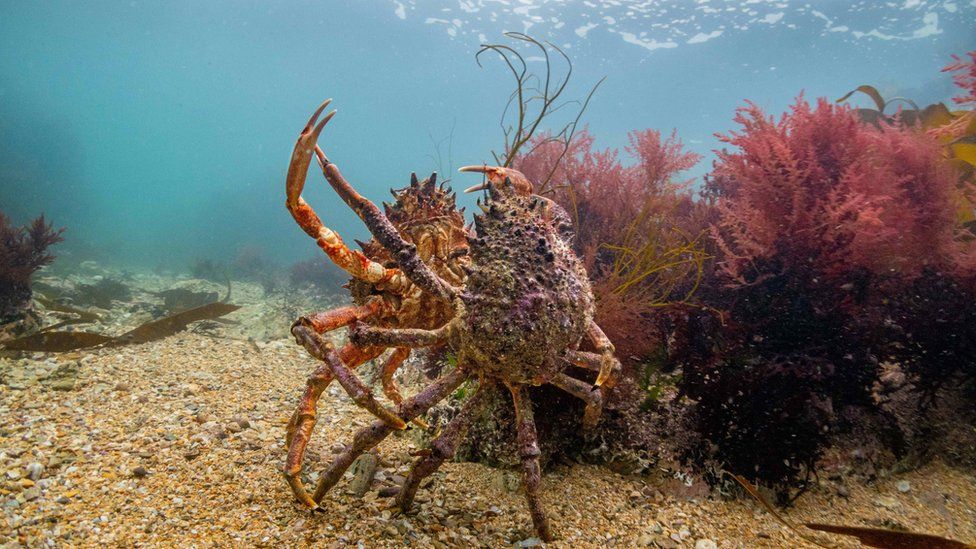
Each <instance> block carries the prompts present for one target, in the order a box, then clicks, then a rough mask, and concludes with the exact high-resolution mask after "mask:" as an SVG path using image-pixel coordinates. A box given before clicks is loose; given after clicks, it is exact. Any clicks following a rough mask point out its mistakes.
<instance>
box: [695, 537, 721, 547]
mask: <svg viewBox="0 0 976 549" xmlns="http://www.w3.org/2000/svg"><path fill="white" fill-rule="evenodd" d="M695 549H718V544H717V543H715V542H714V541H712V540H710V539H708V538H702V539H699V540H696V541H695Z"/></svg>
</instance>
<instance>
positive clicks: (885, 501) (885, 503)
mask: <svg viewBox="0 0 976 549" xmlns="http://www.w3.org/2000/svg"><path fill="white" fill-rule="evenodd" d="M874 504H875V505H876V506H877V507H884V508H885V509H890V510H893V509H897V508H899V507H901V503H898V500H896V499H895V498H893V497H891V496H880V497H878V498H877V499H875V500H874Z"/></svg>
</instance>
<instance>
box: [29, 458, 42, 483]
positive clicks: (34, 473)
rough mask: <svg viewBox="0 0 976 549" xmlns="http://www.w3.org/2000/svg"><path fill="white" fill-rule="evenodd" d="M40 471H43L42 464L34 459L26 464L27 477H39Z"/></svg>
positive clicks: (34, 478) (32, 478)
mask: <svg viewBox="0 0 976 549" xmlns="http://www.w3.org/2000/svg"><path fill="white" fill-rule="evenodd" d="M42 473H44V466H43V465H41V464H40V463H38V462H36V461H35V462H33V463H31V464H30V465H28V466H27V478H29V479H31V480H37V479H39V478H41V474H42Z"/></svg>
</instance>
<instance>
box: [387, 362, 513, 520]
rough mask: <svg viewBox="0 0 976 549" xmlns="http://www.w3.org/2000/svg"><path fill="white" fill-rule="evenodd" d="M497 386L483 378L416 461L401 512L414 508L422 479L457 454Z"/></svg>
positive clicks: (399, 496)
mask: <svg viewBox="0 0 976 549" xmlns="http://www.w3.org/2000/svg"><path fill="white" fill-rule="evenodd" d="M494 389H495V384H494V383H493V382H491V381H488V380H484V379H482V381H481V384H480V385H479V387H478V392H477V393H475V395H474V396H472V397H471V398H470V399H468V400H467V401H466V402H465V403H464V406H463V407H462V408H461V411H460V412H459V413H458V415H457V416H455V417H454V419H452V420H451V422H450V423H448V424H447V426H446V427H445V428H444V430H443V431H442V432H441V434H440V435H438V436H437V438H435V439H434V440H432V441H431V442H430V444H429V448H430V450H429V452H428V453H427V454H426V455H424V456H422V457H420V458H419V459H417V461H415V462H414V464H413V466H412V467H411V468H410V473H409V474H408V475H407V479H406V480H405V481H404V482H403V487H402V488H401V489H400V492H399V493H398V494H397V498H396V504H397V506H398V507H399V508H400V510H401V511H403V512H407V511H408V510H410V506H411V505H413V498H414V497H415V496H416V495H417V488H418V487H419V486H420V482H421V481H422V480H424V479H425V478H427V477H428V476H430V475H431V474H432V473H433V472H434V471H436V470H437V469H438V468H439V467H440V466H441V465H442V464H443V463H444V461H445V460H447V459H451V458H452V457H454V453H455V452H456V451H457V447H458V444H460V442H461V438H462V437H464V434H465V432H467V430H468V427H469V426H470V425H471V422H472V421H473V420H475V419H477V418H478V417H479V416H481V414H482V413H484V411H485V408H486V407H487V405H488V403H489V401H490V400H489V398H488V397H489V395H490V394H492V393H494Z"/></svg>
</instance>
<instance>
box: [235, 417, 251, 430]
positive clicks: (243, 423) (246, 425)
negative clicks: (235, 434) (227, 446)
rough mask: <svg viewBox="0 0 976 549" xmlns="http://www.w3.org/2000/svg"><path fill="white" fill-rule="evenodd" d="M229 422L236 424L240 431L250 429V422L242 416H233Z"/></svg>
mask: <svg viewBox="0 0 976 549" xmlns="http://www.w3.org/2000/svg"><path fill="white" fill-rule="evenodd" d="M230 420H231V421H232V422H234V423H236V424H237V425H238V426H239V427H240V428H241V429H250V428H251V422H250V421H248V420H247V418H246V417H244V416H234V417H232V418H230Z"/></svg>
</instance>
